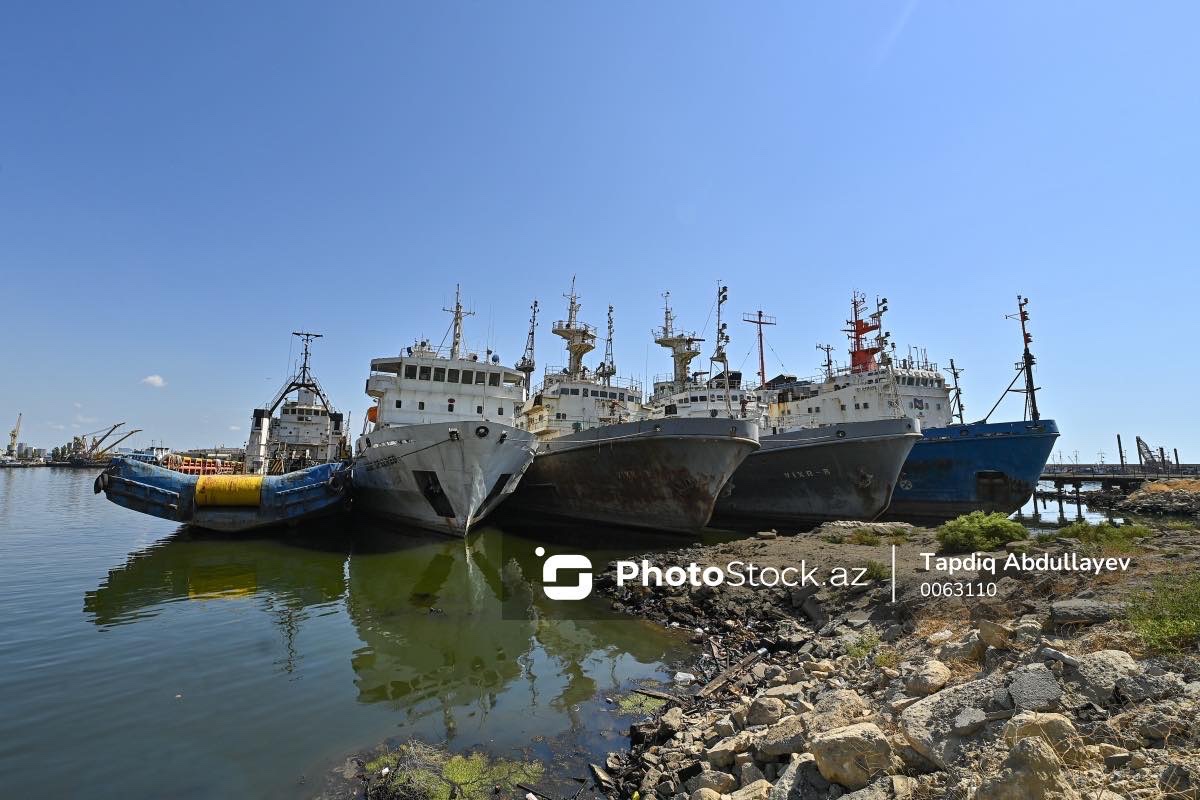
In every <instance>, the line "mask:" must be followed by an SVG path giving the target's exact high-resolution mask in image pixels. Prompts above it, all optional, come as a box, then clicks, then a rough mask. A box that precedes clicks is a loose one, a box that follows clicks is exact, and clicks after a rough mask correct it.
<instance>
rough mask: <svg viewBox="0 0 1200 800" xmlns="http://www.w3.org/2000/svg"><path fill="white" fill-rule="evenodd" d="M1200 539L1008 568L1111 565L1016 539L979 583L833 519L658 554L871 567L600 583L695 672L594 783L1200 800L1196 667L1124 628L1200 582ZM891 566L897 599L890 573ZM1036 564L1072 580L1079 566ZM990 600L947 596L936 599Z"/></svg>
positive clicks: (772, 796)
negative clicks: (683, 651) (715, 583)
mask: <svg viewBox="0 0 1200 800" xmlns="http://www.w3.org/2000/svg"><path fill="white" fill-rule="evenodd" d="M1194 539H1195V537H1194V533H1193V532H1182V531H1177V530H1158V531H1151V532H1150V535H1149V536H1147V537H1146V538H1144V539H1141V540H1139V541H1138V542H1137V543H1136V544H1135V545H1133V546H1131V547H1130V548H1129V549H1126V550H1124V551H1123V553H1124V556H1125V557H1128V558H1129V559H1130V560H1131V565H1130V567H1129V568H1128V569H1126V570H1123V571H1120V572H1112V573H1103V574H1100V573H1097V574H1092V575H1088V574H1084V573H1080V572H1074V571H1066V570H1056V571H1037V570H1022V569H1015V570H1014V569H1013V568H1012V564H1011V563H1010V562H1009V561H1008V560H1006V559H1005V556H1006V555H1007V554H1009V553H1025V552H1027V553H1030V554H1033V555H1048V556H1052V557H1053V556H1065V555H1067V554H1071V553H1084V554H1085V555H1088V556H1095V557H1097V558H1099V557H1101V556H1108V555H1113V556H1115V555H1118V553H1109V552H1101V551H1103V548H1100V547H1089V546H1087V545H1085V544H1084V543H1082V542H1080V541H1079V540H1076V539H1055V540H1049V541H1041V542H1032V541H1025V542H1013V543H1010V544H1009V545H1008V548H1007V550H1005V551H1001V552H999V553H997V554H993V555H995V556H996V558H995V559H994V561H993V563H991V564H990V565H989V569H988V570H985V571H983V572H980V571H974V572H971V573H969V574H964V575H956V576H953V581H951V580H949V579H947V578H946V577H945V576H942V575H934V574H931V572H930V571H929V570H928V567H927V564H928V561H927V560H925V559H923V558H922V556H921V554H922V553H926V552H930V551H933V550H936V548H937V542H936V541H935V539H934V532H933V531H929V530H925V529H919V528H910V527H908V526H901V525H863V524H857V523H855V524H849V523H835V524H832V525H827V526H824V527H823V528H821V529H819V530H817V531H814V532H812V533H810V534H805V535H802V536H796V537H778V538H772V537H769V536H768V537H767V538H761V539H760V538H750V539H746V540H742V541H737V542H730V543H725V544H720V545H713V546H709V547H700V546H693V547H690V548H687V549H684V550H681V551H676V552H670V553H665V554H647V555H645V556H639V557H636V559H637V560H640V559H642V558H644V559H645V560H646V561H647V562H648V563H649V564H653V565H658V566H660V567H663V568H665V567H667V566H669V565H675V564H681V563H687V562H697V563H700V564H723V563H726V562H729V561H730V560H734V559H736V560H740V561H743V562H751V561H753V562H755V563H757V564H759V565H764V566H773V567H776V568H782V567H783V566H785V565H789V564H797V563H800V562H801V561H807V562H809V563H818V564H821V563H824V564H841V563H844V564H848V565H861V566H859V567H858V569H862V570H863V574H864V575H866V576H869V579H868V580H865V581H863V582H862V583H863V584H864V585H855V586H845V587H840V588H834V587H829V586H822V587H815V586H800V587H782V586H779V587H774V588H766V587H760V588H757V589H750V588H748V587H740V588H733V587H728V586H721V587H715V588H714V587H708V586H700V587H698V588H691V587H688V586H683V587H669V586H661V587H658V586H655V587H650V588H646V587H643V586H640V585H637V586H630V585H625V586H620V587H618V586H617V585H616V583H615V581H614V580H613V579H612V577H611V575H612V570H611V569H610V570H609V571H608V572H607V573H605V575H603V576H601V578H600V579H599V580H598V582H597V585H598V587H599V588H600V590H601V591H603V592H605V593H606V594H607V595H608V596H609V597H610V598H611V599H612V602H613V604H614V607H616V608H618V609H620V610H622V611H625V612H628V613H631V614H637V615H640V616H644V617H647V618H650V619H652V620H655V621H657V622H659V623H661V624H664V625H671V626H677V627H683V628H687V629H691V630H693V631H695V639H696V641H697V643H699V644H701V645H702V647H701V648H700V650H701V653H702V654H701V655H700V656H699V657H698V658H697V660H696V663H695V664H694V666H693V667H692V668H691V669H690V670H689V672H690V673H691V674H690V675H689V674H680V675H678V676H676V678H677V681H676V685H674V686H671V687H664V691H662V692H661V693H660V694H661V697H662V699H665V700H666V701H667V702H666V704H665V706H664V707H663V708H662V710H661V711H660V712H659V713H657V714H656V715H654V716H653V718H651V719H649V720H647V721H644V722H640V723H637V724H635V725H633V727H632V729H631V730H630V737H631V742H632V744H631V748H630V750H629V751H628V752H621V753H611V754H609V756H608V759H607V762H606V763H605V764H604V765H595V767H594V768H593V773H594V778H595V779H596V781H597V783H598V785H600V787H601V788H602V789H603V790H604V791H605V792H606V793H607V794H608V795H609V796H611V797H614V798H622V800H629V799H630V798H635V799H636V800H668V798H669V799H670V800H722V799H723V798H724V800H833V799H834V798H844V799H845V800H886V799H887V798H914V799H915V798H956V799H961V800H972V799H973V800H1009V798H1013V799H1014V800H1015V798H1047V799H1050V798H1061V799H1062V800H1073V799H1074V798H1105V799H1106V800H1117V798H1129V799H1130V800H1132V798H1158V797H1172V798H1200V715H1198V714H1197V711H1198V710H1200V659H1197V657H1196V651H1195V645H1194V644H1191V645H1190V646H1189V648H1188V649H1186V650H1184V651H1180V652H1166V653H1163V652H1156V651H1154V650H1153V649H1152V648H1148V647H1147V646H1146V644H1145V641H1144V639H1143V638H1142V637H1140V636H1139V635H1137V634H1136V633H1135V632H1134V631H1132V630H1130V629H1129V627H1128V626H1127V625H1126V624H1125V623H1124V621H1123V620H1124V617H1125V615H1126V610H1127V604H1128V603H1129V602H1130V598H1131V597H1135V596H1137V593H1138V592H1148V591H1152V590H1153V587H1154V586H1155V585H1156V584H1155V580H1158V579H1160V578H1161V576H1163V575H1172V574H1173V575H1179V576H1186V575H1189V574H1192V573H1194V572H1195V570H1196V567H1197V566H1198V565H1200V547H1198V545H1197V543H1196V541H1195V540H1194ZM893 545H894V551H895V554H896V576H897V578H896V586H895V600H894V601H893V599H892V597H893V595H892V591H893V590H892V585H891V581H890V579H889V578H890V569H889V570H886V571H885V572H884V573H883V574H881V569H880V568H881V567H884V566H886V565H887V562H889V561H890V555H891V551H892V549H893ZM1042 563H1052V564H1058V565H1061V564H1064V563H1066V560H1065V559H1059V560H1058V561H1054V560H1049V561H1043V562H1042ZM962 584H965V585H967V586H972V585H974V586H976V587H981V588H978V589H968V590H967V591H970V592H978V594H976V595H975V596H958V595H956V594H954V592H955V591H958V590H951V596H949V597H945V596H943V597H931V596H928V594H929V586H931V585H942V586H958V585H962Z"/></svg>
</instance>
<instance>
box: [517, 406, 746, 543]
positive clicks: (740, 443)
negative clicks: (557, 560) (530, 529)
mask: <svg viewBox="0 0 1200 800" xmlns="http://www.w3.org/2000/svg"><path fill="white" fill-rule="evenodd" d="M757 449H758V424H757V423H756V422H753V421H750V420H739V419H729V418H677V417H668V418H658V419H647V420H641V421H636V422H625V423H619V424H613V425H602V426H599V427H595V428H590V429H587V430H582V431H577V432H574V433H570V434H566V435H564V436H560V437H558V438H555V439H552V440H550V441H547V442H543V443H542V444H540V445H539V446H538V450H537V455H536V456H535V457H534V459H533V464H531V465H530V467H529V470H528V471H527V472H526V474H525V477H524V479H523V480H522V481H521V483H520V485H519V486H518V487H517V490H516V492H514V494H513V496H512V497H511V498H510V499H509V500H508V502H507V503H506V504H505V506H504V509H503V513H504V516H505V517H507V518H510V519H511V520H512V521H514V522H516V523H523V524H530V523H536V522H538V521H554V522H585V523H594V524H598V525H604V526H616V527H625V528H636V529H642V530H655V531H663V532H668V533H694V532H696V531H698V530H700V529H701V528H703V527H704V526H705V525H706V524H707V523H708V520H709V518H710V517H711V516H712V512H713V507H714V505H715V504H716V501H717V497H718V496H719V495H720V492H721V490H722V487H724V485H725V484H726V483H727V482H728V480H729V478H730V476H731V475H733V474H734V471H735V470H737V468H738V466H739V465H740V464H741V463H742V462H743V461H744V460H745V458H746V457H747V456H749V455H750V454H751V453H753V452H754V451H755V450H757Z"/></svg>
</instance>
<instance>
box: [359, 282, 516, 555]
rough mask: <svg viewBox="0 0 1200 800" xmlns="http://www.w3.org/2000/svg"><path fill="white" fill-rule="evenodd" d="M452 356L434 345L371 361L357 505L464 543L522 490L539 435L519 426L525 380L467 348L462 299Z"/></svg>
mask: <svg viewBox="0 0 1200 800" xmlns="http://www.w3.org/2000/svg"><path fill="white" fill-rule="evenodd" d="M447 310H449V311H451V312H452V313H453V315H454V326H453V338H452V343H451V346H450V352H449V354H448V355H443V354H441V353H440V352H439V351H438V350H437V349H435V348H434V347H432V346H431V345H430V343H429V341H428V340H421V341H418V342H417V343H416V344H415V345H414V346H412V347H409V348H407V350H406V351H405V353H404V354H402V355H399V356H392V357H385V358H376V359H372V361H371V375H370V377H368V378H367V385H366V392H367V394H368V395H369V396H370V397H372V398H373V399H374V400H375V404H374V406H372V408H371V409H370V411H369V412H368V415H367V427H366V429H365V430H364V432H363V435H362V436H361V437H359V439H358V442H357V445H356V448H355V450H356V453H357V458H356V460H355V465H354V485H355V492H356V495H355V496H356V503H361V505H362V506H364V507H365V508H367V509H368V510H370V511H372V512H375V513H378V514H381V515H385V516H388V517H391V518H394V519H397V520H400V521H402V522H405V523H407V524H411V525H416V526H419V527H424V528H431V529H434V530H439V531H446V532H450V533H456V534H460V535H461V534H465V533H466V532H467V531H468V530H469V529H470V528H471V526H472V525H473V524H475V523H476V522H478V521H479V520H480V519H482V518H483V517H484V516H485V515H486V514H487V513H488V512H490V511H491V510H492V509H494V508H495V507H496V506H497V505H499V503H500V501H501V500H503V499H504V498H505V497H507V496H508V495H509V494H510V493H511V492H512V491H513V489H515V488H516V486H517V483H518V482H519V481H520V479H521V476H522V475H523V474H524V472H525V470H526V468H528V466H529V462H530V461H532V459H533V435H532V434H531V433H529V432H527V431H523V430H519V429H518V428H516V427H515V424H514V423H515V419H516V415H517V413H518V410H519V408H520V406H521V403H522V402H523V400H524V397H525V388H524V378H523V376H522V375H521V373H519V372H517V371H516V370H515V369H513V368H511V367H506V366H503V365H501V364H500V359H499V357H497V356H495V355H492V354H491V353H490V352H489V353H488V356H489V357H485V358H484V359H480V357H479V356H478V355H476V354H474V353H469V352H464V351H463V349H462V323H463V318H464V317H465V316H467V312H464V311H463V308H462V302H461V299H460V298H459V296H458V295H457V293H456V297H455V305H454V308H453V309H447Z"/></svg>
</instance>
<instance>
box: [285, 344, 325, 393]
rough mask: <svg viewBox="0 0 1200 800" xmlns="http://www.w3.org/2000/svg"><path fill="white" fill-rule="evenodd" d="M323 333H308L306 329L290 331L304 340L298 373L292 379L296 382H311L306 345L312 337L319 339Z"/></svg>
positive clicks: (303, 383)
mask: <svg viewBox="0 0 1200 800" xmlns="http://www.w3.org/2000/svg"><path fill="white" fill-rule="evenodd" d="M324 335H325V334H323V333H309V332H308V331H292V336H299V337H300V339H301V341H303V342H304V352H303V354H302V355H301V356H300V374H299V375H297V376H296V377H295V379H294V381H295V382H296V383H298V384H301V385H305V384H309V383H312V375H311V374H310V373H309V371H308V357H309V352H308V345H309V343H310V342H312V340H313V339H320V338H321V337H323V336H324Z"/></svg>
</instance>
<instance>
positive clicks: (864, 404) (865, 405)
mask: <svg viewBox="0 0 1200 800" xmlns="http://www.w3.org/2000/svg"><path fill="white" fill-rule="evenodd" d="M870 407H871V404H870V403H863V408H870Z"/></svg>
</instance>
